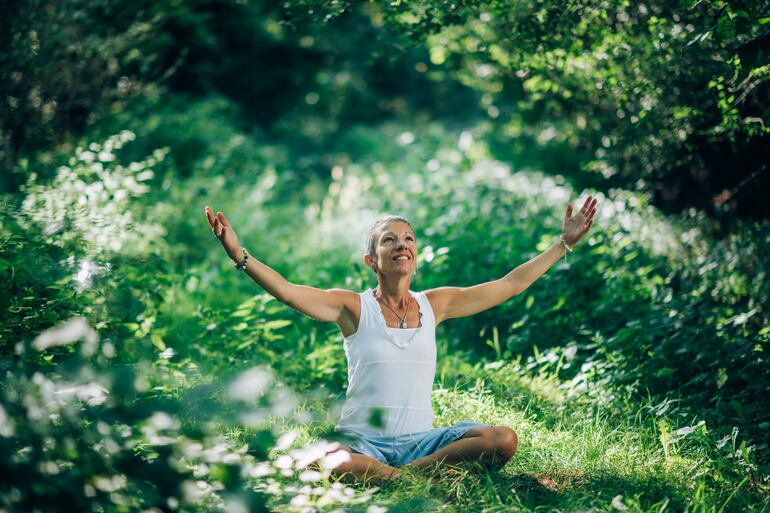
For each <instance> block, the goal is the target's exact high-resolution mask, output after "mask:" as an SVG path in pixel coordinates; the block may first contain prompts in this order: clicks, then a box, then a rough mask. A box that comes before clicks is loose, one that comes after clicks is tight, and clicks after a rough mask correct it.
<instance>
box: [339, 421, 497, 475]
mask: <svg viewBox="0 0 770 513" xmlns="http://www.w3.org/2000/svg"><path fill="white" fill-rule="evenodd" d="M480 426H484V427H491V424H480V423H478V422H474V421H472V420H461V421H460V422H458V423H456V424H454V425H453V426H450V427H443V428H435V429H431V430H428V431H419V432H417V433H406V434H403V435H382V434H378V433H377V432H376V431H374V430H370V429H365V428H347V427H346V428H338V429H336V432H337V433H339V434H341V435H344V436H345V437H346V438H347V439H348V440H350V441H348V440H345V441H344V442H343V443H345V442H347V445H348V446H349V447H350V449H351V450H352V451H353V452H356V453H360V454H365V455H367V456H371V457H372V458H374V459H376V460H378V461H380V462H382V463H385V464H387V465H390V466H391V467H400V466H402V465H406V464H407V463H409V462H411V461H413V460H416V459H418V458H422V457H423V456H427V455H429V454H433V453H434V452H436V451H438V450H440V449H442V448H443V447H444V446H446V445H449V444H450V443H452V442H454V441H455V440H457V439H458V438H461V437H462V436H463V435H464V434H465V433H466V432H467V431H468V430H469V429H471V428H475V427H480Z"/></svg>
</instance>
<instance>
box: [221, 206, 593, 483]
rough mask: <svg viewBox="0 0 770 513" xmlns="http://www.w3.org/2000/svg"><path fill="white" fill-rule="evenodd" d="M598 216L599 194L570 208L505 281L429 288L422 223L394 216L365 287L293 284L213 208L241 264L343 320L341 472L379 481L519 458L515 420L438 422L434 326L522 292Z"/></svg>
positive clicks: (273, 290) (372, 254)
mask: <svg viewBox="0 0 770 513" xmlns="http://www.w3.org/2000/svg"><path fill="white" fill-rule="evenodd" d="M595 214H596V200H595V199H593V198H591V196H589V197H588V198H587V199H586V200H585V202H584V203H583V206H582V207H581V208H580V210H579V211H578V212H577V213H576V214H575V215H573V208H572V205H571V204H570V205H568V206H567V210H566V213H565V216H564V221H563V225H562V234H561V237H560V238H559V240H557V241H556V242H554V243H553V244H552V245H551V246H550V247H549V248H548V249H546V250H545V251H544V252H543V253H541V254H540V255H538V256H536V257H534V258H533V259H531V260H529V261H528V262H525V263H524V264H521V265H519V266H518V267H516V268H515V269H513V270H512V271H511V272H509V273H508V274H507V275H506V276H504V277H503V278H500V279H498V280H493V281H489V282H486V283H481V284H479V285H474V286H472V287H440V288H436V289H432V290H426V291H424V292H413V291H410V290H409V284H410V281H411V277H412V275H413V274H415V270H416V261H417V254H418V253H417V242H416V236H415V234H414V230H413V229H412V226H411V225H410V224H409V222H408V221H407V220H406V219H404V218H402V217H397V216H386V217H384V218H382V219H380V220H378V221H377V222H376V223H375V224H374V226H373V227H372V228H371V230H370V231H369V234H368V239H367V247H366V254H365V255H364V262H365V263H366V265H367V266H368V267H370V268H371V269H372V272H373V273H375V274H376V276H377V287H376V288H375V289H368V290H367V291H365V292H362V293H356V292H352V291H349V290H343V289H329V290H320V289H316V288H313V287H307V286H303V285H295V284H293V283H289V282H288V281H287V280H286V279H284V278H283V277H282V276H281V275H280V274H278V273H277V272H276V271H274V270H273V269H271V268H269V267H268V266H266V265H265V264H263V263H262V262H260V261H258V260H256V259H253V258H249V254H248V253H247V251H246V249H245V248H243V247H241V246H240V245H239V243H238V238H237V237H236V235H235V232H234V230H233V229H232V227H231V226H230V224H229V223H228V222H227V219H226V218H225V216H224V214H222V213H221V212H218V213H217V215H216V216H215V215H214V213H213V212H212V210H211V209H210V208H209V207H206V219H207V220H208V222H209V224H210V225H211V229H212V231H213V232H214V235H215V236H216V237H218V238H219V240H220V242H221V243H222V246H223V247H224V248H225V250H226V251H227V254H228V256H229V257H230V258H231V259H232V260H233V261H234V262H235V263H236V268H238V269H241V270H244V271H245V272H246V273H247V274H248V275H249V276H250V277H251V278H252V279H253V280H254V281H256V282H257V283H258V284H260V285H261V286H262V287H263V288H264V289H265V290H266V291H267V292H268V293H270V294H271V295H272V296H274V297H275V298H276V299H278V300H279V301H281V302H282V303H285V304H286V305H288V306H290V307H292V308H295V309H296V310H298V311H300V312H302V313H303V314H305V315H308V316H310V317H312V318H314V319H317V320H319V321H328V322H334V323H336V324H337V325H338V326H339V328H340V330H341V331H342V335H343V337H344V347H345V355H346V357H347V360H348V381H349V384H348V389H347V394H346V399H345V404H344V407H343V410H342V415H341V419H340V422H339V423H338V424H337V426H336V427H335V430H336V431H338V432H340V433H341V434H343V435H346V437H347V438H348V439H351V440H352V442H351V443H350V444H349V446H342V449H343V450H345V451H346V452H347V453H348V454H349V456H350V458H349V460H348V461H346V462H344V463H343V464H341V465H340V466H338V467H337V468H336V469H334V473H335V474H346V473H350V474H352V475H353V476H354V477H355V478H360V479H364V480H366V481H369V482H375V483H377V482H382V481H386V480H388V479H391V478H394V477H397V476H399V475H400V474H401V473H402V472H403V471H404V467H411V468H413V469H420V468H424V467H427V466H433V465H436V464H440V463H459V462H462V461H468V460H471V461H473V460H475V461H480V462H482V463H488V464H504V463H505V462H507V461H508V460H509V459H510V458H512V457H513V455H514V454H515V453H516V446H517V442H518V441H517V436H516V433H515V432H514V431H513V430H512V429H510V428H509V427H505V426H491V425H488V424H480V423H477V422H473V421H469V420H463V421H460V422H459V423H457V424H455V425H454V426H451V427H448V428H435V429H434V428H433V411H432V408H431V400H430V394H431V390H432V387H433V378H434V373H435V361H436V344H435V342H436V341H435V328H436V326H437V325H438V324H440V323H441V322H443V321H445V320H447V319H454V318H458V317H465V316H469V315H473V314H476V313H478V312H482V311H484V310H487V309H489V308H492V307H494V306H497V305H499V304H500V303H503V302H504V301H507V300H508V299H510V298H511V297H513V296H515V295H517V294H520V293H521V292H523V291H524V290H525V289H526V288H527V287H529V286H530V285H531V284H532V283H533V282H534V281H535V280H537V278H539V277H540V276H541V275H542V274H543V273H545V272H546V271H547V270H548V269H549V268H550V267H551V266H552V265H553V264H554V263H556V261H558V260H559V258H560V257H561V256H562V255H563V254H564V252H565V251H571V248H572V246H573V245H574V244H576V243H577V242H578V241H579V240H580V238H581V237H583V235H585V233H586V232H587V231H588V229H589V228H590V227H591V224H592V223H593V219H594V215H595Z"/></svg>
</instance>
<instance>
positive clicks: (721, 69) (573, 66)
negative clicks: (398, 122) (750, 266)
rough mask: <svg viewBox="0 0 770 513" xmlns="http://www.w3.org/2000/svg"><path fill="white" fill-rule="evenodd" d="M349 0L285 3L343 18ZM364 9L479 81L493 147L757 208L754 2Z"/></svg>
mask: <svg viewBox="0 0 770 513" xmlns="http://www.w3.org/2000/svg"><path fill="white" fill-rule="evenodd" d="M351 9H354V3H353V2H332V3H327V2H315V1H314V0H310V1H303V2H298V4H297V5H295V8H294V12H295V15H296V16H298V17H305V16H308V14H307V12H308V10H310V11H312V12H313V15H312V16H317V17H319V18H321V17H324V16H325V17H326V18H327V19H328V18H333V17H335V16H339V17H343V18H344V17H345V16H347V15H348V14H347V13H348V11H349V10H351ZM368 11H369V12H370V16H371V19H372V20H373V21H372V22H373V23H375V24H380V25H384V26H385V27H388V28H389V29H390V31H391V33H393V34H394V36H393V37H394V38H401V39H402V40H403V39H405V38H408V39H411V40H413V41H415V42H416V43H415V44H416V45H418V47H422V45H423V44H424V45H425V46H426V47H427V48H425V50H424V52H425V56H424V59H425V63H424V64H423V67H424V69H425V70H426V73H427V74H428V76H433V77H434V79H435V80H436V81H444V80H446V77H447V76H449V77H453V78H455V79H456V80H458V81H460V82H461V83H463V84H465V85H466V86H468V87H470V88H472V89H474V90H476V91H479V92H480V93H482V94H481V97H480V105H479V106H480V107H481V108H482V109H484V110H485V111H486V113H487V115H488V116H489V118H490V119H491V120H493V121H494V123H495V124H496V125H497V130H496V134H495V135H496V138H497V140H498V141H499V148H498V149H497V150H496V154H497V155H498V157H500V158H502V159H504V160H508V159H510V160H514V161H517V162H525V163H527V164H528V165H534V167H536V168H540V169H544V170H546V171H549V172H551V173H554V174H566V175H568V176H569V177H570V179H574V183H576V184H578V185H579V186H581V187H582V186H591V187H600V188H602V189H603V190H607V189H608V188H610V187H623V188H627V189H637V190H642V191H646V192H650V193H653V194H654V199H655V202H656V203H657V204H659V205H662V206H663V207H664V208H666V209H667V210H669V211H671V210H674V211H678V210H681V209H682V208H683V207H686V206H697V207H698V208H701V209H705V210H707V211H710V212H714V213H722V214H724V213H737V214H739V215H742V216H746V215H749V216H755V217H766V216H767V214H768V211H767V205H766V203H765V202H764V201H763V199H762V195H761V194H760V193H759V190H762V189H763V188H766V187H767V184H768V181H767V177H768V174H767V166H766V164H765V163H766V162H767V161H768V158H769V156H768V153H767V148H768V147H770V146H769V145H768V137H770V136H768V133H770V132H769V131H770V123H769V120H768V108H769V107H770V104H768V101H767V98H770V95H769V94H768V77H770V75H769V74H768V70H769V69H770V68H768V66H770V61H768V43H769V42H770V33H768V29H767V5H766V2H764V1H761V0H760V1H749V2H740V3H739V4H735V3H731V2H722V1H713V2H711V1H707V2H689V3H688V2H676V1H671V2H663V3H660V2H657V3H654V4H633V3H629V2H627V1H625V0H616V1H609V2H588V3H586V2H566V3H565V2H539V3H537V4H532V3H530V2H495V1H493V2H444V1H434V0H423V1H416V2H383V3H377V4H371V5H369V6H368Z"/></svg>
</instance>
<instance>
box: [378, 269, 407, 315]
mask: <svg viewBox="0 0 770 513" xmlns="http://www.w3.org/2000/svg"><path fill="white" fill-rule="evenodd" d="M409 282H410V277H409V276H400V277H399V278H397V279H396V280H393V281H391V280H382V281H380V282H379V284H378V285H377V288H376V289H374V296H375V297H377V298H380V300H381V301H385V302H386V303H387V304H389V305H391V306H394V307H396V308H405V307H406V305H407V304H409V301H410V298H409Z"/></svg>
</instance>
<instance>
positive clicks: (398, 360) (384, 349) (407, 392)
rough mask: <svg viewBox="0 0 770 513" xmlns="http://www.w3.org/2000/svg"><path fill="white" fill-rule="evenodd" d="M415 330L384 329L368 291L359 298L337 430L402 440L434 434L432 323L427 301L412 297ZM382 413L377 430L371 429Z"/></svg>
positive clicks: (420, 295)
mask: <svg viewBox="0 0 770 513" xmlns="http://www.w3.org/2000/svg"><path fill="white" fill-rule="evenodd" d="M409 292H410V293H411V294H412V297H413V298H415V299H416V300H417V304H418V305H419V307H420V327H418V328H407V329H400V328H389V327H387V326H386V325H385V317H384V316H383V315H382V310H381V309H380V305H379V303H378V302H377V299H375V297H374V291H373V290H372V289H369V290H367V291H365V292H361V293H360V294H359V296H360V297H361V318H360V320H359V321H358V331H356V332H355V333H354V334H353V335H350V336H348V337H345V342H344V348H345V356H346V357H347V360H348V390H347V394H346V398H345V404H344V406H343V408H342V415H341V418H340V421H339V422H338V423H337V426H336V428H335V429H338V428H366V429H370V430H371V429H373V430H375V431H377V432H378V433H381V434H386V435H401V434H405V433H415V432H419V431H428V430H430V429H433V407H432V405H431V391H432V390H433V378H434V376H435V373H436V319H435V317H434V315H433V309H432V308H431V306H430V302H429V301H428V298H427V297H426V296H425V294H423V293H422V292H412V291H409ZM375 408H376V409H381V414H382V415H381V417H380V418H381V420H382V426H376V425H372V423H370V419H371V418H372V414H375V415H377V412H375V411H374V409H375Z"/></svg>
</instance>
